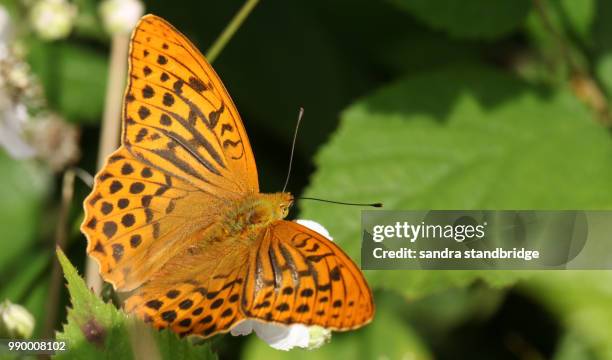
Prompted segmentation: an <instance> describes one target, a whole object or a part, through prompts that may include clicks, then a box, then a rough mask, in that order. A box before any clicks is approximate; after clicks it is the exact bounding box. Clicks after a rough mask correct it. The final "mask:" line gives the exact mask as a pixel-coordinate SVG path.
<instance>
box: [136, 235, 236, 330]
mask: <svg viewBox="0 0 612 360" xmlns="http://www.w3.org/2000/svg"><path fill="white" fill-rule="evenodd" d="M213 232H214V231H213ZM205 236H206V238H207V239H209V240H210V239H213V238H214V237H211V236H212V234H210V233H208V234H206V235H205ZM247 251H248V249H247V248H246V247H235V248H233V249H227V248H226V244H225V243H222V242H214V241H213V242H212V243H211V242H209V243H208V244H207V245H206V246H205V247H202V246H197V245H194V246H192V247H190V248H188V249H187V250H186V251H185V253H183V254H179V255H178V256H177V257H176V258H175V260H173V261H169V262H168V263H167V264H166V265H165V266H164V267H163V268H162V269H161V270H160V271H159V272H158V273H157V274H156V275H155V277H153V278H152V279H151V280H150V281H149V282H148V283H146V284H145V285H144V286H142V288H140V289H138V290H137V291H136V292H135V293H134V294H133V295H132V296H131V297H130V298H128V300H127V301H126V303H125V309H126V310H127V311H128V312H134V313H136V314H137V315H139V316H140V317H142V318H144V319H145V320H146V321H148V322H151V323H152V324H153V325H154V326H155V327H157V328H166V327H168V328H171V329H172V330H173V331H175V332H176V333H178V334H182V335H188V334H194V335H200V336H203V337H209V336H212V335H215V334H217V333H223V332H227V331H229V330H230V329H231V327H232V326H234V325H235V324H237V323H238V322H239V321H241V320H243V319H244V315H243V313H242V311H241V309H240V300H241V294H242V287H243V284H244V282H245V275H246V265H247V262H246V260H245V259H246V254H247Z"/></svg>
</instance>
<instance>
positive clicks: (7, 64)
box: [0, 6, 79, 171]
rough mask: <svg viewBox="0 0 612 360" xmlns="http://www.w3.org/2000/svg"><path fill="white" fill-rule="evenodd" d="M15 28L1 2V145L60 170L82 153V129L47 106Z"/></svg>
mask: <svg viewBox="0 0 612 360" xmlns="http://www.w3.org/2000/svg"><path fill="white" fill-rule="evenodd" d="M12 30H13V29H12V26H11V19H10V16H9V14H8V12H7V10H6V9H5V8H4V7H2V6H0V146H1V147H2V148H4V150H5V151H6V152H7V153H8V154H9V155H10V156H11V157H13V158H16V159H39V160H42V161H43V162H44V163H45V164H46V165H47V166H48V167H49V168H50V169H52V170H56V171H59V170H61V169H62V168H64V167H65V166H66V165H67V164H69V163H71V162H72V161H74V160H75V159H76V158H77V157H78V153H79V150H78V144H77V140H78V132H77V130H76V128H75V127H74V126H72V125H70V124H68V123H67V122H65V121H64V120H63V119H62V118H61V117H60V116H59V115H58V114H56V113H54V112H52V111H50V110H48V109H47V107H46V105H45V103H46V102H45V99H44V94H43V91H42V88H41V86H40V84H39V83H38V81H37V80H36V78H35V77H34V75H33V74H32V72H31V71H30V67H29V65H28V63H27V62H25V61H24V60H23V54H22V53H23V51H22V50H20V46H19V45H18V43H16V41H15V40H14V39H13V36H14V34H13V31H12Z"/></svg>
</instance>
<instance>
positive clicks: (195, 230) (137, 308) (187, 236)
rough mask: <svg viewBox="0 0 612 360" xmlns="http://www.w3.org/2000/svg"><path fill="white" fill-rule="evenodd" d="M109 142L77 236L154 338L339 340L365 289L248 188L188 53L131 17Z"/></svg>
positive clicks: (206, 71)
mask: <svg viewBox="0 0 612 360" xmlns="http://www.w3.org/2000/svg"><path fill="white" fill-rule="evenodd" d="M128 73H129V78H128V85H127V89H126V92H125V97H124V104H123V129H122V144H121V146H120V147H119V149H118V150H117V151H115V152H114V153H112V154H111V155H110V156H109V157H108V159H107V161H106V164H105V165H104V167H103V168H102V170H100V172H99V173H98V174H97V175H96V178H95V185H94V188H93V190H92V192H91V194H90V195H89V196H88V197H87V198H86V199H85V202H84V209H85V219H84V221H83V224H82V225H81V231H82V232H83V233H84V234H85V236H86V237H87V240H88V245H87V253H88V254H89V256H91V257H92V258H93V259H95V261H96V262H97V263H98V265H99V269H100V274H101V275H102V277H103V278H104V280H106V281H107V282H109V283H111V284H112V285H113V287H114V288H115V290H117V291H122V292H131V293H130V295H129V297H128V298H127V300H126V301H125V303H124V309H125V310H126V311H127V312H130V313H134V314H136V315H137V316H138V317H140V318H142V319H144V321H146V322H149V323H151V324H152V325H153V326H154V327H156V328H160V329H161V328H170V329H172V330H173V331H174V332H176V333H178V334H180V335H191V334H194V335H200V336H203V337H209V336H212V335H215V334H217V333H225V332H227V331H229V330H231V328H232V327H233V326H235V325H236V324H238V323H239V322H241V321H244V320H247V319H256V320H260V321H263V322H271V323H278V324H306V325H319V326H322V327H325V328H329V329H332V330H338V331H342V330H350V329H355V328H358V327H360V326H362V325H365V324H367V323H368V322H369V321H371V319H372V318H373V315H374V303H373V299H372V293H371V290H370V289H369V287H368V284H367V282H366V281H365V279H364V277H363V274H362V273H361V271H360V270H359V268H358V267H357V266H356V265H355V263H354V262H353V261H352V260H351V259H350V258H349V257H348V256H347V255H346V254H345V253H344V252H343V251H342V250H341V249H340V248H339V247H338V246H337V245H336V244H334V243H333V242H331V241H330V240H328V239H326V238H325V237H324V236H322V235H321V234H319V233H317V232H315V231H312V230H310V229H308V228H307V227H304V226H302V225H300V224H298V223H296V222H293V221H287V220H283V219H284V218H285V217H286V216H287V212H288V209H289V207H290V206H291V205H292V202H293V197H292V195H291V194H290V193H286V192H280V193H273V194H266V193H260V192H259V184H258V177H257V167H256V165H255V159H254V156H253V152H252V150H251V146H250V144H249V139H248V137H247V134H246V132H245V128H244V125H243V123H242V121H241V119H240V116H239V115H238V111H237V110H236V107H235V106H234V103H233V101H232V99H231V98H230V96H229V94H228V92H227V90H226V89H225V87H224V85H223V84H222V83H221V80H220V79H219V77H218V76H217V74H216V73H215V71H214V70H213V69H212V67H211V66H210V65H209V64H208V62H207V61H206V60H205V58H204V56H203V55H202V54H201V53H200V52H199V51H198V49H197V48H196V47H195V46H194V45H193V44H192V43H191V42H190V41H189V40H188V39H187V38H186V37H185V36H184V35H182V34H181V33H180V32H179V31H178V30H176V29H175V28H174V27H173V26H172V25H170V24H169V23H168V22H166V21H165V20H163V19H161V18H159V17H157V16H154V15H146V16H144V17H143V18H142V19H141V20H140V22H139V23H138V25H137V26H136V28H135V30H134V32H133V34H132V38H131V45H130V52H129V71H128Z"/></svg>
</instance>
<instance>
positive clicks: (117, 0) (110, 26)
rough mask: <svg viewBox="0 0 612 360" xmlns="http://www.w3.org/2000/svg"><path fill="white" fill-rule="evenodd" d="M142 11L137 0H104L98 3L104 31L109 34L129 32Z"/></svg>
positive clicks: (140, 4)
mask: <svg viewBox="0 0 612 360" xmlns="http://www.w3.org/2000/svg"><path fill="white" fill-rule="evenodd" d="M143 12H144V5H143V4H142V2H140V1H139V0H105V1H104V2H102V3H101V4H100V14H101V15H102V22H104V27H105V28H106V31H108V32H109V33H110V34H121V33H129V32H130V31H132V29H133V28H134V26H136V23H138V19H140V17H141V16H142V13H143Z"/></svg>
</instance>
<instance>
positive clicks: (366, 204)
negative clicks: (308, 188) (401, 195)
mask: <svg viewBox="0 0 612 360" xmlns="http://www.w3.org/2000/svg"><path fill="white" fill-rule="evenodd" d="M298 200H315V201H321V202H326V203H331V204H340V205H352V206H371V207H377V208H381V207H383V204H382V203H371V204H368V203H351V202H344V201H334V200H325V199H318V198H311V197H301V198H298Z"/></svg>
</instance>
